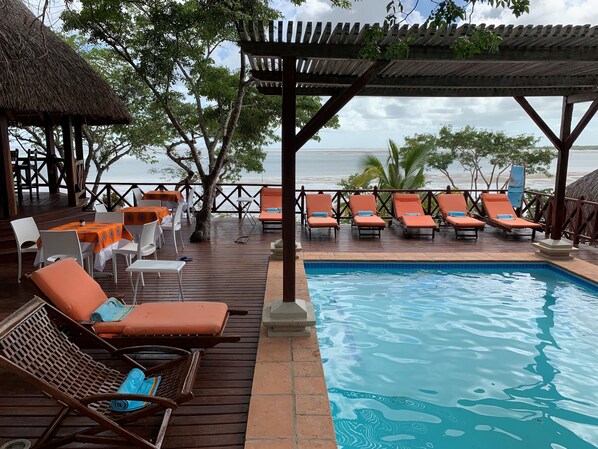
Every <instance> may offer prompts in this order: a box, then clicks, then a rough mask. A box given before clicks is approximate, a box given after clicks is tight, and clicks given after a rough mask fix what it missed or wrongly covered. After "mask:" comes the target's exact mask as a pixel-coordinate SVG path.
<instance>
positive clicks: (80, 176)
mask: <svg viewBox="0 0 598 449" xmlns="http://www.w3.org/2000/svg"><path fill="white" fill-rule="evenodd" d="M73 125H74V128H75V160H76V161H77V164H76V166H75V182H76V183H77V187H76V189H75V192H76V195H77V201H79V200H80V199H82V198H85V197H87V192H86V191H85V176H84V170H85V162H84V161H85V154H84V153H83V118H82V117H81V116H77V117H75V120H73ZM77 204H79V202H77Z"/></svg>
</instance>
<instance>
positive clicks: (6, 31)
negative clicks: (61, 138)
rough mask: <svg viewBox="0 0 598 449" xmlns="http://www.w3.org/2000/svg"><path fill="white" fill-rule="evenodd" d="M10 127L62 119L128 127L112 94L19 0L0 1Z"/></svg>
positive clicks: (0, 102) (2, 83) (0, 101)
mask: <svg viewBox="0 0 598 449" xmlns="http://www.w3.org/2000/svg"><path fill="white" fill-rule="evenodd" d="M2 109H4V110H5V111H6V112H7V115H8V119H9V121H11V122H17V123H21V124H28V125H36V124H42V123H43V119H42V116H43V114H44V113H48V114H50V115H51V116H52V118H53V122H54V123H60V118H61V117H62V116H64V115H69V116H81V117H83V119H84V122H86V123H88V124H92V125H108V124H119V123H129V122H130V121H131V117H130V115H129V114H128V112H127V110H126V109H125V107H124V105H123V103H122V101H120V99H119V98H118V97H117V96H116V94H115V93H114V91H113V90H112V89H111V88H110V86H109V85H108V83H106V82H105V81H104V80H103V79H102V78H101V77H100V76H99V75H98V74H97V73H96V72H95V71H94V70H93V69H92V68H91V67H90V66H89V64H87V62H85V60H84V59H83V58H82V57H81V56H79V55H78V54H77V53H76V52H75V51H74V50H73V49H72V48H70V47H69V46H68V45H67V44H66V43H65V42H63V41H62V40H61V39H60V38H59V37H58V36H56V35H55V34H54V33H53V32H52V31H51V30H50V29H49V28H47V27H46V26H44V25H43V24H42V23H41V21H40V20H38V19H37V18H36V17H35V16H34V15H33V13H32V12H31V11H29V9H27V7H26V6H25V5H24V4H23V3H22V2H21V0H0V110H2Z"/></svg>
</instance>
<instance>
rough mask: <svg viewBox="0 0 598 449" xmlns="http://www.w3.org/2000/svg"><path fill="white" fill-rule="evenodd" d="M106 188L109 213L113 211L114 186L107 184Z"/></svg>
mask: <svg viewBox="0 0 598 449" xmlns="http://www.w3.org/2000/svg"><path fill="white" fill-rule="evenodd" d="M105 188H106V197H107V200H106V203H108V204H106V208H107V209H108V210H109V211H112V184H110V183H107V184H106V186H105Z"/></svg>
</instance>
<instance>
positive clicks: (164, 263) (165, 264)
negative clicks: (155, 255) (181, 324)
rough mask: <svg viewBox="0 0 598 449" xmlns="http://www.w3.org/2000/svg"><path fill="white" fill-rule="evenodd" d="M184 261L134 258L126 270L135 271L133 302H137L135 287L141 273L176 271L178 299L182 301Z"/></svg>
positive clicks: (137, 284)
mask: <svg viewBox="0 0 598 449" xmlns="http://www.w3.org/2000/svg"><path fill="white" fill-rule="evenodd" d="M184 266H185V262H184V261H182V260H154V259H141V260H136V261H135V262H133V263H132V264H131V265H129V266H128V267H127V271H128V272H131V273H137V280H136V281H135V288H134V289H133V304H137V287H138V286H139V278H140V277H141V273H176V274H177V276H178V278H179V301H184V300H185V298H184V296H183V267H184Z"/></svg>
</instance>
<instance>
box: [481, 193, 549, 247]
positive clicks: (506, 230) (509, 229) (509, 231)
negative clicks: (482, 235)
mask: <svg viewBox="0 0 598 449" xmlns="http://www.w3.org/2000/svg"><path fill="white" fill-rule="evenodd" d="M493 195H504V197H505V198H507V196H506V194H493ZM506 201H509V200H508V198H507V199H506ZM482 204H483V206H484V210H485V211H486V214H488V209H487V208H486V202H485V200H484V194H482ZM509 206H510V207H511V208H512V206H511V203H510V202H509ZM512 210H513V214H514V215H515V216H516V217H518V218H521V217H519V216H518V215H517V214H516V212H515V210H514V209H512ZM475 218H477V219H479V220H482V221H484V222H485V223H486V224H488V225H490V226H492V227H494V228H497V229H500V230H501V231H503V235H504V237H505V238H506V237H508V236H509V235H512V236H514V237H515V236H516V237H531V239H532V241H533V240H534V239H535V238H536V231H537V230H538V229H540V230H541V229H542V227H541V225H540V226H538V223H534V222H533V221H529V220H526V219H523V220H525V221H527V222H528V223H529V224H530V226H528V227H527V226H526V227H523V226H516V227H513V226H508V225H506V224H504V223H501V222H500V221H496V220H494V219H492V218H491V217H490V216H489V215H488V216H486V217H482V216H476V217H475ZM523 229H530V230H531V233H530V234H525V233H521V232H515V231H521V230H523Z"/></svg>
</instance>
